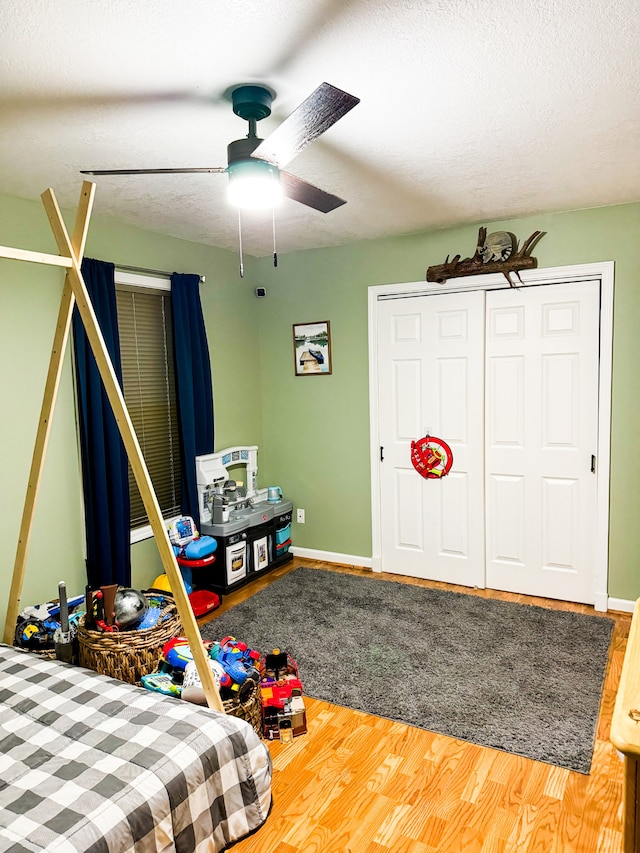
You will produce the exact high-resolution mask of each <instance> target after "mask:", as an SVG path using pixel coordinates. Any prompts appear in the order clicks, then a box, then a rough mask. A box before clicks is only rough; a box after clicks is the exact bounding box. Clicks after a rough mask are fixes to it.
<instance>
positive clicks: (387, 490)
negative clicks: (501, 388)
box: [378, 292, 484, 587]
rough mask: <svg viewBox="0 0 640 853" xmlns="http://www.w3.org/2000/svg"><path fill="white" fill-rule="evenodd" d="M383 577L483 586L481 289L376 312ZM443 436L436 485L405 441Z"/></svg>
mask: <svg viewBox="0 0 640 853" xmlns="http://www.w3.org/2000/svg"><path fill="white" fill-rule="evenodd" d="M378 368H379V372H378V381H379V388H378V394H379V399H380V443H381V446H382V455H383V461H382V462H381V464H380V475H381V507H382V519H381V528H382V529H381V532H382V563H383V568H384V571H387V572H395V573H397V574H402V575H412V576H413V577H418V578H429V579H433V580H441V581H447V582H449V583H456V584H464V585H466V586H479V587H481V586H484V511H483V509H482V506H483V501H484V480H483V402H484V389H483V384H484V293H482V292H476V293H464V294H462V293H452V294H442V295H440V294H438V295H435V296H421V297H413V298H407V299H391V300H388V301H384V302H381V303H380V306H379V315H378ZM427 432H429V433H430V434H431V435H433V436H437V437H439V438H442V439H444V440H445V441H446V442H447V444H448V445H449V446H450V447H451V449H452V451H453V466H452V469H451V471H450V473H449V474H448V475H447V476H446V477H444V478H443V479H442V480H436V479H424V478H423V477H421V476H420V474H418V473H417V472H416V470H415V469H414V468H413V465H412V464H411V441H412V440H416V441H417V440H418V439H419V438H422V437H423V436H424V435H425V434H426V433H427Z"/></svg>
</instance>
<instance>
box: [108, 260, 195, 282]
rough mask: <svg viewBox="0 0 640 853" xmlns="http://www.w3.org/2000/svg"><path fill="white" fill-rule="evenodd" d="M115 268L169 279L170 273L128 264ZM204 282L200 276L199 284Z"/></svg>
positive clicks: (118, 265)
mask: <svg viewBox="0 0 640 853" xmlns="http://www.w3.org/2000/svg"><path fill="white" fill-rule="evenodd" d="M116 268H117V269H119V270H127V271H128V272H144V273H147V275H161V276H163V277H165V278H171V273H170V272H167V271H166V270H152V269H148V268H147V267H131V266H129V265H128V264H116ZM206 280H207V279H206V276H204V275H201V276H200V284H204V283H205V281H206Z"/></svg>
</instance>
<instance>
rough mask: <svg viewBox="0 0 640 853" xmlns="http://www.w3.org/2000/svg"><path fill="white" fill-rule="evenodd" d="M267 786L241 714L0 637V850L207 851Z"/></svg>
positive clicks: (263, 798)
mask: <svg viewBox="0 0 640 853" xmlns="http://www.w3.org/2000/svg"><path fill="white" fill-rule="evenodd" d="M270 786H271V760H270V756H269V752H268V750H267V748H266V746H265V745H264V744H263V743H262V741H261V740H260V738H259V737H258V736H257V735H256V733H255V732H254V731H253V729H252V728H251V726H249V725H248V723H245V722H244V721H243V720H238V719H237V718H235V717H230V716H227V715H225V714H222V713H218V712H215V711H210V710H209V709H207V708H201V707H199V706H196V705H190V704H189V703H187V702H181V701H179V700H177V699H173V698H170V697H164V696H161V695H160V694H157V693H151V692H150V691H148V690H144V689H142V688H137V687H132V686H130V685H128V684H123V683H122V682H120V681H115V680H114V679H111V678H106V677H105V676H101V675H98V674H96V673H93V672H89V671H88V670H86V669H81V668H80V667H72V666H68V665H65V664H60V663H57V662H56V661H47V660H42V659H40V658H38V657H37V656H36V655H32V654H28V653H25V652H21V651H19V650H17V649H13V648H11V647H9V646H5V645H2V644H0V851H11V853H22V852H23V851H25V852H26V851H29V853H32V851H42V850H47V851H59V853H78V851H84V853H156V851H158V853H159V851H174V850H175V851H178V853H205V851H207V853H210V852H211V853H217V851H219V850H222V849H224V847H225V846H226V845H227V844H229V843H230V842H232V841H235V840H237V839H238V838H241V837H242V836H244V835H246V834H247V833H248V832H250V831H252V830H253V829H256V828H257V827H258V826H260V825H261V824H262V823H263V821H264V820H265V819H266V817H267V813H268V810H269V806H270V802H271V787H270Z"/></svg>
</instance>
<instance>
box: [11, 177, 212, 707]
mask: <svg viewBox="0 0 640 853" xmlns="http://www.w3.org/2000/svg"><path fill="white" fill-rule="evenodd" d="M95 189H96V187H95V184H93V183H91V181H83V184H82V190H81V193H80V201H79V203H78V210H77V213H76V221H75V226H74V230H73V234H72V236H71V238H70V237H69V234H68V232H67V229H66V227H65V224H64V220H63V218H62V214H61V212H60V208H59V207H58V203H57V201H56V197H55V195H54V192H53V190H52V189H47V190H45V192H43V193H42V196H41V198H42V202H43V204H44V207H45V210H46V212H47V216H48V217H49V224H50V225H51V229H52V231H53V235H54V237H55V240H56V243H57V246H58V251H59V252H60V254H59V255H48V254H45V253H42V252H30V251H28V250H25V249H12V248H7V247H5V246H0V257H2V258H9V259H13V260H21V261H32V262H35V263H40V264H50V265H53V266H60V267H64V268H66V270H67V273H66V277H65V282H64V287H63V290H62V297H61V300H60V309H59V311H58V321H57V325H56V331H55V335H54V340H53V347H52V349H51V358H50V361H49V370H48V373H47V380H46V383H45V389H44V397H43V400H42V408H41V410H40V420H39V422H38V430H37V433H36V440H35V447H34V451H33V459H32V461H31V470H30V472H29V481H28V485H27V494H26V499H25V504H24V510H23V513H22V522H21V524H20V533H19V538H18V547H17V551H16V560H15V564H14V567H13V577H12V581H11V590H10V593H9V602H8V606H7V617H6V621H5V627H4V636H3V642H5V643H7V644H8V645H11V644H12V643H13V639H14V631H15V625H16V620H17V617H18V614H19V612H20V596H21V594H22V585H23V582H24V574H25V566H26V559H27V551H28V547H29V538H30V535H31V526H32V522H33V514H34V510H35V505H36V499H37V496H38V490H39V486H40V478H41V475H42V469H43V465H44V458H45V454H46V449H47V443H48V440H49V431H50V427H51V418H52V415H53V410H54V407H55V402H56V397H57V393H58V387H59V384H60V376H61V371H62V362H63V359H64V354H65V350H66V346H67V341H68V339H69V329H70V326H71V317H72V314H73V307H74V305H77V306H78V311H79V313H80V317H81V319H82V322H83V324H84V327H85V330H86V333H87V338H88V339H89V343H90V345H91V349H92V351H93V354H94V356H95V359H96V363H97V365H98V370H99V371H100V376H101V377H102V382H103V384H104V387H105V390H106V392H107V397H108V398H109V403H110V404H111V408H112V410H113V413H114V416H115V419H116V423H117V424H118V429H119V430H120V435H121V436H122V441H123V442H124V446H125V449H126V451H127V456H128V457H129V462H130V464H131V469H132V471H133V474H134V477H135V479H136V483H137V484H138V489H139V490H140V496H141V497H142V501H143V503H144V507H145V510H146V512H147V515H148V517H149V522H150V524H151V529H152V530H153V535H154V537H155V540H156V543H157V545H158V551H159V552H160V558H161V560H162V565H163V566H164V570H165V572H166V574H167V577H168V579H169V583H170V585H171V590H172V592H173V595H174V597H175V602H176V606H177V608H178V614H179V616H180V621H181V622H182V625H183V628H184V632H185V636H186V638H187V640H188V642H189V647H190V649H191V652H192V654H193V658H194V661H195V664H196V667H197V670H198V675H199V676H200V681H201V682H202V687H203V689H204V693H205V696H206V699H207V704H208V705H209V707H210V708H215V709H216V710H219V711H224V707H223V705H222V701H221V699H220V694H219V693H218V689H217V687H216V683H215V681H214V678H213V673H212V671H211V668H210V667H209V664H208V660H207V655H206V653H205V650H204V646H203V644H202V638H201V636H200V629H199V628H198V623H197V622H196V619H195V616H194V614H193V610H192V609H191V605H190V603H189V599H188V597H187V592H186V589H185V587H184V582H183V580H182V575H181V573H180V569H179V568H178V563H177V562H176V558H175V554H174V552H173V548H172V547H171V543H170V542H169V537H168V534H167V531H166V528H165V525H164V521H163V518H162V513H161V511H160V506H159V504H158V499H157V497H156V494H155V491H154V489H153V484H152V483H151V478H150V477H149V471H148V470H147V466H146V463H145V461H144V457H143V455H142V451H141V449H140V445H139V443H138V439H137V436H136V433H135V430H134V428H133V424H132V422H131V418H130V417H129V412H128V410H127V406H126V403H125V401H124V396H123V394H122V390H121V388H120V385H119V383H118V380H117V377H116V374H115V371H114V369H113V364H112V362H111V358H110V356H109V353H108V351H107V347H106V344H105V342H104V338H103V336H102V332H101V331H100V326H99V324H98V320H97V318H96V315H95V312H94V310H93V305H92V304H91V299H90V297H89V294H88V292H87V287H86V284H85V282H84V279H83V277H82V272H81V269H80V265H81V263H82V258H83V256H84V247H85V243H86V239H87V233H88V230H89V220H90V218H91V210H92V208H93V199H94V196H95Z"/></svg>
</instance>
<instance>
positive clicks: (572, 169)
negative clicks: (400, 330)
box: [0, 0, 640, 255]
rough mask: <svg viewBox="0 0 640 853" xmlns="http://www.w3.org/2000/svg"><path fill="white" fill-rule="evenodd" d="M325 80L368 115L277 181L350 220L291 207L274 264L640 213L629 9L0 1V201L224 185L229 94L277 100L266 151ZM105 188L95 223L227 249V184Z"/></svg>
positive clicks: (240, 130)
mask: <svg viewBox="0 0 640 853" xmlns="http://www.w3.org/2000/svg"><path fill="white" fill-rule="evenodd" d="M323 81H327V82H329V83H332V84H333V85H335V86H338V87H339V88H341V89H344V90H346V91H347V92H350V93H352V94H353V95H356V96H357V97H359V98H360V99H361V103H360V104H359V105H358V106H356V107H355V109H353V110H352V111H351V112H350V113H349V114H348V115H347V116H345V117H344V118H343V119H341V120H340V121H339V122H338V123H337V124H335V125H334V126H333V127H332V128H331V129H330V130H329V131H328V132H327V133H326V134H324V135H323V136H322V137H321V138H320V139H318V140H317V141H316V142H314V143H313V144H312V145H311V146H309V147H308V148H307V149H306V150H305V151H303V152H302V153H301V154H300V155H299V156H298V157H297V158H295V159H294V160H293V161H292V162H291V163H289V165H288V166H287V170H288V171H289V172H292V173H293V174H295V175H298V176H299V177H301V178H304V179H305V180H307V181H310V182H312V183H314V184H316V185H318V186H320V187H321V188H322V189H325V190H327V191H328V192H330V193H334V194H336V195H339V196H341V197H342V198H345V199H347V201H348V204H346V205H344V206H343V207H341V208H339V209H337V210H335V211H333V212H332V213H329V214H323V213H318V212H316V211H313V210H310V209H309V208H306V207H304V206H303V205H300V204H297V203H296V202H293V201H290V200H285V201H284V202H283V204H282V206H281V207H280V208H279V209H278V213H277V220H276V221H277V234H278V249H279V251H280V252H287V251H294V250H297V249H306V248H311V247H318V246H331V245H338V244H342V243H348V242H352V241H354V240H357V239H362V238H376V237H381V236H386V235H394V234H403V233H408V232H414V231H422V230H428V229H434V228H441V227H445V226H448V225H452V224H456V223H462V222H485V221H487V222H490V221H492V220H495V219H499V218H504V217H513V216H521V215H526V214H531V213H538V212H546V211H556V210H569V209H575V208H585V207H596V206H600V205H609V204H618V203H623V202H630V201H637V200H639V199H640V145H639V143H640V82H639V81H640V14H639V13H638V5H637V0H608V1H607V0H516V2H515V3H514V2H513V0H434V2H430V1H429V0H386V2H382V1H381V0H351V2H350V1H349V0H343V2H338V0H294V2H292V0H192V2H188V0H183V2H176V0H170V2H169V0H91V2H87V0H65V2H55V3H54V2H51V0H28V1H27V2H25V0H2V2H1V3H0V190H2V191H3V192H6V193H8V194H10V195H17V196H21V197H24V198H31V199H37V198H38V197H39V195H40V193H41V192H42V191H43V190H44V189H45V188H46V187H48V186H50V187H53V189H54V190H55V192H56V195H57V197H58V200H59V202H60V203H61V205H63V206H68V207H70V208H72V209H73V208H75V206H76V203H77V199H78V194H79V189H80V184H81V180H82V178H81V175H80V174H79V170H80V169H94V168H95V169H109V168H144V167H147V168H155V167H179V166H225V165H226V146H227V143H228V142H230V141H231V140H233V139H237V138H240V137H242V136H244V135H245V134H246V124H245V122H244V121H242V120H241V119H239V118H238V117H236V116H235V115H234V114H233V112H232V110H231V105H230V103H229V101H228V100H226V99H225V98H224V92H225V90H226V89H228V87H230V86H232V85H234V84H238V83H245V82H261V83H265V84H268V85H269V86H270V87H272V88H273V89H274V90H275V91H276V94H277V97H276V100H275V102H274V109H273V114H272V115H271V116H270V117H269V118H268V119H265V120H264V121H262V122H261V123H260V124H259V128H258V130H259V134H260V135H261V136H266V135H267V134H268V133H269V132H270V131H271V130H273V129H274V128H275V127H277V126H278V124H279V122H280V121H281V120H282V119H283V118H285V117H286V116H287V115H288V114H289V113H290V112H291V111H292V110H293V109H294V108H295V107H296V106H297V105H298V104H299V103H300V102H301V101H302V100H304V98H305V97H306V96H307V95H308V94H309V93H310V92H311V91H312V90H313V89H315V88H316V86H317V85H319V83H321V82H323ZM94 180H95V181H96V184H97V194H96V202H95V208H94V212H95V213H96V214H100V215H102V216H111V217H116V218H118V219H120V220H123V221H125V222H128V223H132V224H135V225H138V226H140V227H142V228H146V229H150V230H153V231H159V232H162V233H166V234H172V235H176V236H180V237H184V238H187V239H190V240H196V241H199V242H203V243H208V244H211V245H216V246H222V247H225V248H229V249H233V250H235V249H236V248H237V214H236V211H235V210H234V209H233V208H230V207H229V205H228V202H227V200H226V183H227V177H226V175H223V174H212V175H168V176H132V177H96V178H95V179H94ZM243 239H244V248H245V251H247V252H249V253H251V254H256V255H263V254H268V253H270V252H271V250H272V242H271V241H272V229H271V217H270V215H269V216H267V217H265V215H264V214H262V215H256V214H253V215H251V216H245V217H244V220H243ZM0 242H2V240H1V235H0Z"/></svg>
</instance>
